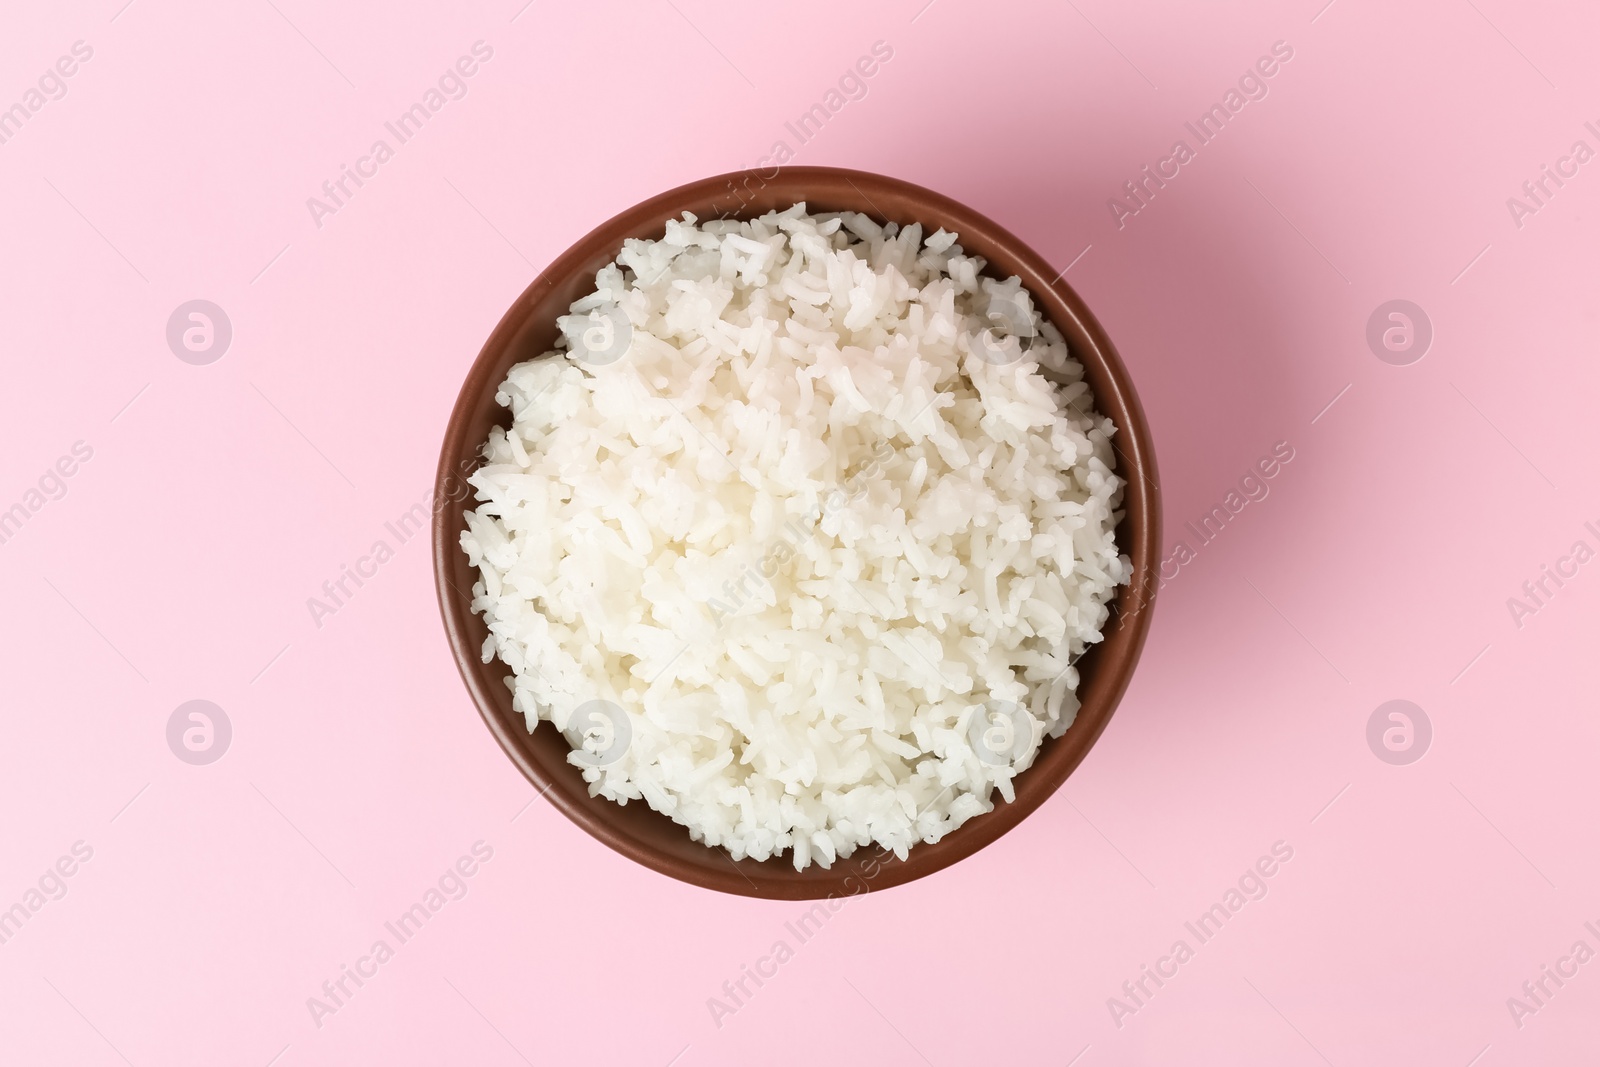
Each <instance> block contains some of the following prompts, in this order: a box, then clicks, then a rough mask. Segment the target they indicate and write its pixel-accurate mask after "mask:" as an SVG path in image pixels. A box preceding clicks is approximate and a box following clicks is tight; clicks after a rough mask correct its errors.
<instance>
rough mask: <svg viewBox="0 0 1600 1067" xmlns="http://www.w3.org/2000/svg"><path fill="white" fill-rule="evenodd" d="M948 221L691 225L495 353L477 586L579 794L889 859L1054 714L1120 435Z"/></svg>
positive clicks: (781, 845) (984, 802)
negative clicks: (526, 350) (561, 740)
mask: <svg viewBox="0 0 1600 1067" xmlns="http://www.w3.org/2000/svg"><path fill="white" fill-rule="evenodd" d="M956 240H957V235H955V234H953V233H947V232H945V231H943V230H940V231H938V232H935V233H933V234H929V235H927V236H924V234H923V230H922V227H921V226H919V225H916V224H912V225H909V226H905V227H901V226H898V225H896V224H893V223H891V224H889V225H887V226H879V225H878V224H877V223H875V222H874V221H873V220H871V219H870V218H868V217H867V216H865V215H860V214H855V213H849V212H846V213H832V212H830V213H821V214H816V215H811V214H808V213H807V212H806V209H805V205H804V204H797V205H795V206H794V207H792V208H790V209H788V210H786V211H782V212H772V213H769V214H767V215H764V216H762V217H760V218H758V219H752V220H749V221H706V222H700V221H698V220H697V219H696V218H695V217H694V216H693V215H690V214H687V213H686V214H685V215H684V216H683V218H682V219H681V220H674V221H671V222H668V223H667V225H666V228H665V232H664V234H663V235H662V236H661V237H659V238H656V239H654V240H630V241H628V242H626V244H625V245H624V247H623V249H622V252H621V254H620V255H618V257H617V258H616V260H615V262H613V263H612V264H609V265H607V266H606V267H604V268H603V269H601V270H600V272H599V273H598V274H597V275H596V277H595V291H594V293H593V294H591V295H589V296H585V297H583V298H582V299H580V300H578V301H576V302H575V303H574V304H573V305H572V307H571V310H570V313H569V314H567V315H565V316H563V317H562V318H561V319H560V320H559V326H560V329H561V332H562V336H561V339H560V340H559V341H558V344H557V348H556V350H555V351H552V352H550V353H547V354H546V355H545V356H542V357H540V358H537V359H533V360H529V361H527V362H525V363H521V364H518V365H517V366H515V367H513V368H512V369H511V372H510V373H509V375H508V376H507V378H506V380H505V382H504V383H502V385H501V386H500V390H499V392H498V394H497V397H496V399H497V400H498V401H499V403H500V404H502V405H504V406H505V407H507V408H509V409H510V411H511V415H512V425H511V427H510V429H509V431H507V430H502V429H500V428H496V429H494V430H492V431H491V433H490V435H489V439H488V441H487V442H486V443H485V446H484V450H483V455H484V464H483V466H482V467H481V468H480V469H479V470H478V471H477V472H476V473H475V474H474V475H473V476H472V478H471V483H472V485H473V487H474V489H475V490H476V501H477V507H476V509H475V510H472V511H469V512H468V513H467V516H466V521H467V529H466V530H465V531H463V533H462V535H461V545H462V548H463V549H464V550H465V551H466V553H467V554H468V557H469V559H470V561H471V563H472V564H473V565H474V566H476V567H477V568H478V569H479V574H480V578H479V580H478V581H477V583H476V584H475V585H474V587H473V596H474V599H473V605H472V606H473V610H474V611H478V612H482V613H483V615H484V617H485V619H486V620H487V622H488V626H489V638H488V640H487V641H486V642H485V643H484V647H483V658H484V661H485V662H489V661H490V660H491V659H492V658H493V657H495V656H498V657H499V658H500V659H501V660H502V661H503V662H504V663H506V664H507V665H508V666H509V667H510V668H511V671H512V675H511V677H510V678H509V679H508V684H509V685H510V687H511V689H512V694H513V704H514V706H515V708H516V709H517V710H518V711H519V712H520V713H521V714H522V715H523V716H524V717H525V718H526V721H527V726H528V729H529V730H530V731H532V730H534V729H536V728H537V727H538V725H539V723H540V722H541V721H543V720H549V721H550V722H551V723H553V724H554V726H555V728H556V729H558V730H561V731H563V732H564V733H565V735H566V738H567V740H568V742H569V743H570V744H571V745H572V746H573V752H572V753H571V756H570V757H569V758H570V759H571V761H572V762H573V763H574V764H575V765H577V766H579V767H581V768H583V775H584V778H585V780H586V781H587V782H588V783H589V791H590V793H591V795H594V796H599V797H604V798H606V799H608V800H612V801H616V802H617V803H622V804H626V803H627V802H628V801H630V800H643V801H644V802H645V803H648V804H649V805H650V806H651V807H652V808H654V809H655V810H657V811H659V812H662V813H663V814H666V815H668V816H670V817H671V818H673V819H674V820H676V821H677V822H679V823H681V824H682V825H683V826H685V827H686V828H687V829H688V831H689V833H690V834H691V835H692V836H693V837H694V838H695V839H696V840H699V841H702V842H704V843H705V844H707V845H709V846H713V847H721V848H724V849H726V850H727V851H728V852H729V854H731V855H732V856H733V857H734V858H736V859H737V858H743V857H747V856H748V857H753V858H755V859H758V860H765V859H768V858H769V857H773V856H776V855H779V854H781V853H788V854H789V856H790V860H791V861H792V862H793V864H794V866H795V867H796V868H797V869H801V868H804V867H806V866H807V865H808V864H810V863H812V862H815V863H820V864H822V865H823V866H827V865H829V864H830V863H832V862H833V861H834V859H835V858H836V857H839V856H849V855H850V854H851V852H852V851H853V850H855V849H856V848H859V847H862V846H864V845H867V844H869V843H872V842H876V843H877V844H878V845H879V846H881V847H884V848H887V849H890V850H893V851H894V853H895V854H896V855H898V856H900V857H901V858H904V857H905V856H906V854H907V852H908V850H909V849H910V848H911V847H912V846H913V845H915V844H917V843H918V842H925V841H928V842H931V841H937V840H939V839H940V838H941V837H943V836H944V835H945V834H948V833H949V832H950V831H952V830H954V829H955V828H956V827H958V826H960V825H961V824H962V823H964V822H966V821H967V820H968V819H971V818H974V817H976V816H979V815H981V814H983V813H985V812H988V811H990V810H992V809H993V807H994V800H993V797H994V794H996V793H998V794H999V796H1000V797H1002V798H1003V799H1004V800H1006V801H1011V800H1012V799H1014V796H1015V793H1014V780H1015V778H1016V776H1017V775H1018V774H1020V773H1022V772H1024V771H1025V770H1026V769H1027V768H1028V766H1029V765H1030V764H1031V763H1032V762H1033V760H1034V757H1035V755H1036V754H1037V753H1038V750H1039V746H1040V743H1041V742H1042V741H1043V739H1044V738H1045V737H1047V736H1059V735H1060V734H1061V733H1062V732H1064V731H1065V730H1066V728H1067V727H1068V726H1069V725H1071V723H1072V721H1073V718H1074V716H1075V715H1076V713H1077V709H1078V700H1077V696H1076V689H1077V684H1078V676H1077V670H1076V668H1075V667H1073V666H1072V663H1073V661H1074V660H1075V659H1076V658H1077V657H1078V656H1080V655H1081V654H1082V653H1083V652H1084V651H1085V649H1087V648H1088V647H1089V646H1090V645H1092V644H1094V643H1095V642H1097V641H1099V640H1100V639H1101V629H1102V627H1103V626H1104V625H1105V623H1106V621H1107V618H1108V608H1107V603H1108V601H1109V600H1110V599H1111V598H1112V597H1113V596H1114V595H1115V591H1116V587H1117V586H1118V585H1119V584H1121V583H1124V582H1126V581H1127V579H1128V576H1129V574H1130V567H1129V563H1128V560H1127V558H1126V557H1125V556H1122V555H1119V553H1118V551H1117V546H1116V543H1115V539H1114V537H1113V528H1114V527H1115V525H1116V523H1117V521H1118V520H1119V519H1120V517H1121V516H1120V512H1119V511H1118V508H1119V505H1120V501H1121V495H1122V481H1121V480H1120V479H1119V478H1118V477H1117V476H1116V475H1115V474H1114V473H1113V467H1114V457H1113V451H1112V448H1111V442H1110V437H1111V435H1112V434H1113V433H1114V432H1115V431H1114V427H1113V426H1112V424H1111V422H1110V420H1109V419H1106V418H1104V417H1102V416H1100V415H1098V414H1096V413H1095V412H1094V410H1093V398H1092V397H1091V396H1090V395H1089V389H1088V385H1087V383H1086V382H1085V381H1084V380H1083V368H1082V366H1081V365H1080V364H1079V363H1078V362H1077V361H1076V360H1074V359H1073V358H1072V356H1071V355H1070V353H1069V352H1068V349H1067V345H1066V343H1065V341H1064V340H1063V338H1062V336H1061V334H1060V333H1059V332H1058V331H1057V330H1056V328H1055V327H1054V326H1053V325H1051V324H1050V323H1049V322H1047V321H1045V320H1044V319H1043V318H1042V317H1041V316H1040V314H1039V313H1038V311H1037V310H1036V309H1035V308H1034V306H1033V301H1032V298H1031V296H1030V295H1029V293H1028V292H1027V291H1026V290H1025V289H1023V288H1022V286H1021V282H1020V281H1019V280H1018V279H1017V278H1010V279H1008V280H1004V281H1001V280H996V279H994V278H990V277H987V276H985V275H984V274H983V273H982V272H983V269H984V266H985V263H984V261H983V260H982V259H981V258H978V257H974V256H970V255H967V254H966V253H964V252H963V251H962V249H961V246H960V245H959V244H957V243H956ZM1047 373H1048V375H1049V377H1048V378H1047V377H1046V374H1047Z"/></svg>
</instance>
